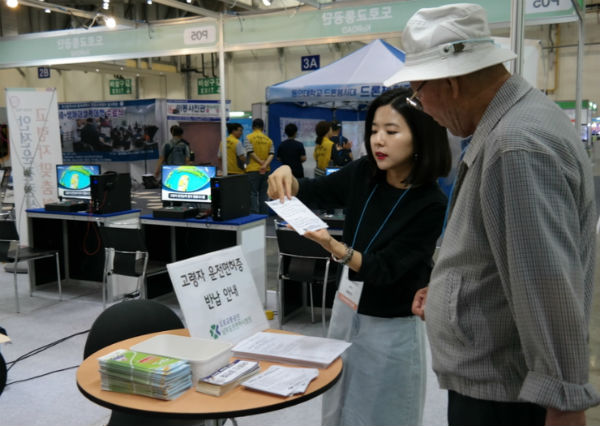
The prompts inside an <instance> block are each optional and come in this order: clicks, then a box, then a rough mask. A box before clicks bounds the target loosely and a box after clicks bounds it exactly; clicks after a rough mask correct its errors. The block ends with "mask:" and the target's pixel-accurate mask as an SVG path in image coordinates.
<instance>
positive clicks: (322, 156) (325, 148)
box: [313, 121, 335, 176]
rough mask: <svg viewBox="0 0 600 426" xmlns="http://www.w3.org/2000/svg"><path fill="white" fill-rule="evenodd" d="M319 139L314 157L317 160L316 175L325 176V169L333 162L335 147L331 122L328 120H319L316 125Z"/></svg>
mask: <svg viewBox="0 0 600 426" xmlns="http://www.w3.org/2000/svg"><path fill="white" fill-rule="evenodd" d="M315 133H316V134H317V139H316V140H315V151H314V152H313V157H314V159H315V161H316V162H317V166H316V167H315V176H325V169H326V168H327V167H329V166H330V165H331V164H332V156H333V152H335V151H334V148H333V142H332V141H331V139H329V137H330V136H331V123H330V122H328V121H319V122H318V123H317V125H316V126H315Z"/></svg>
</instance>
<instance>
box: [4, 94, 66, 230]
mask: <svg viewBox="0 0 600 426" xmlns="http://www.w3.org/2000/svg"><path fill="white" fill-rule="evenodd" d="M6 113H7V117H8V131H9V141H10V158H11V167H12V177H13V186H14V198H15V213H16V219H17V227H18V230H19V237H20V239H21V241H23V242H27V241H29V238H28V235H27V218H26V214H25V210H26V209H30V208H39V207H43V206H44V204H46V203H48V202H53V201H56V200H57V195H56V167H55V166H56V164H60V163H61V162H62V150H61V146H60V130H59V126H58V104H57V102H56V89H32V88H16V89H8V88H7V89H6Z"/></svg>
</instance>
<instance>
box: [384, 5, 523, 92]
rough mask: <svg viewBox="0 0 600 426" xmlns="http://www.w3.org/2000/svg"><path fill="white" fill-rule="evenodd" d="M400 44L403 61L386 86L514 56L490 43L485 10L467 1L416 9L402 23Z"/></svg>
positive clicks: (459, 72) (452, 74)
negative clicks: (403, 53) (404, 55)
mask: <svg viewBox="0 0 600 426" xmlns="http://www.w3.org/2000/svg"><path fill="white" fill-rule="evenodd" d="M402 44H403V47H404V52H405V53H406V62H405V64H404V66H403V67H402V68H401V69H400V70H399V71H398V72H397V73H396V74H394V75H393V76H391V77H390V78H388V79H387V80H385V81H384V83H383V84H384V85H386V86H392V85H394V84H396V83H400V82H404V81H423V80H435V79H439V78H447V77H456V76H459V75H465V74H469V73H471V72H474V71H477V70H480V69H483V68H486V67H489V66H491V65H495V64H500V63H502V62H505V61H509V60H511V59H514V58H516V56H517V55H515V54H514V53H513V52H512V51H510V50H508V49H504V48H502V47H500V46H498V45H497V44H495V43H494V41H493V39H492V38H491V36H490V30H489V27H488V23H487V19H486V14H485V10H484V9H483V8H482V7H481V6H479V5H477V4H469V3H457V4H448V5H445V6H441V7H434V8H426V9H420V10H418V11H417V12H416V13H415V14H414V15H413V16H412V17H411V18H410V19H409V20H408V22H407V23H406V28H405V29H404V32H403V33H402Z"/></svg>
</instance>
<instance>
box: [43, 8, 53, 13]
mask: <svg viewBox="0 0 600 426" xmlns="http://www.w3.org/2000/svg"><path fill="white" fill-rule="evenodd" d="M44 12H45V13H52V11H51V10H50V9H48V8H45V9H44Z"/></svg>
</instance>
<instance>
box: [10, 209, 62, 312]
mask: <svg viewBox="0 0 600 426" xmlns="http://www.w3.org/2000/svg"><path fill="white" fill-rule="evenodd" d="M11 245H14V246H15V248H14V249H11ZM46 257H55V258H56V281H57V283H58V298H59V300H62V284H61V280H60V259H59V251H58V250H52V249H36V248H33V247H26V246H21V244H20V240H19V233H18V231H17V226H16V224H15V221H14V220H13V219H7V218H5V219H0V261H2V262H9V263H14V268H13V282H14V287H15V304H16V308H17V313H19V312H20V311H21V308H20V305H19V288H18V285H17V264H18V263H19V262H22V261H30V260H37V259H43V258H46ZM29 295H30V296H33V290H30V292H29Z"/></svg>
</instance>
